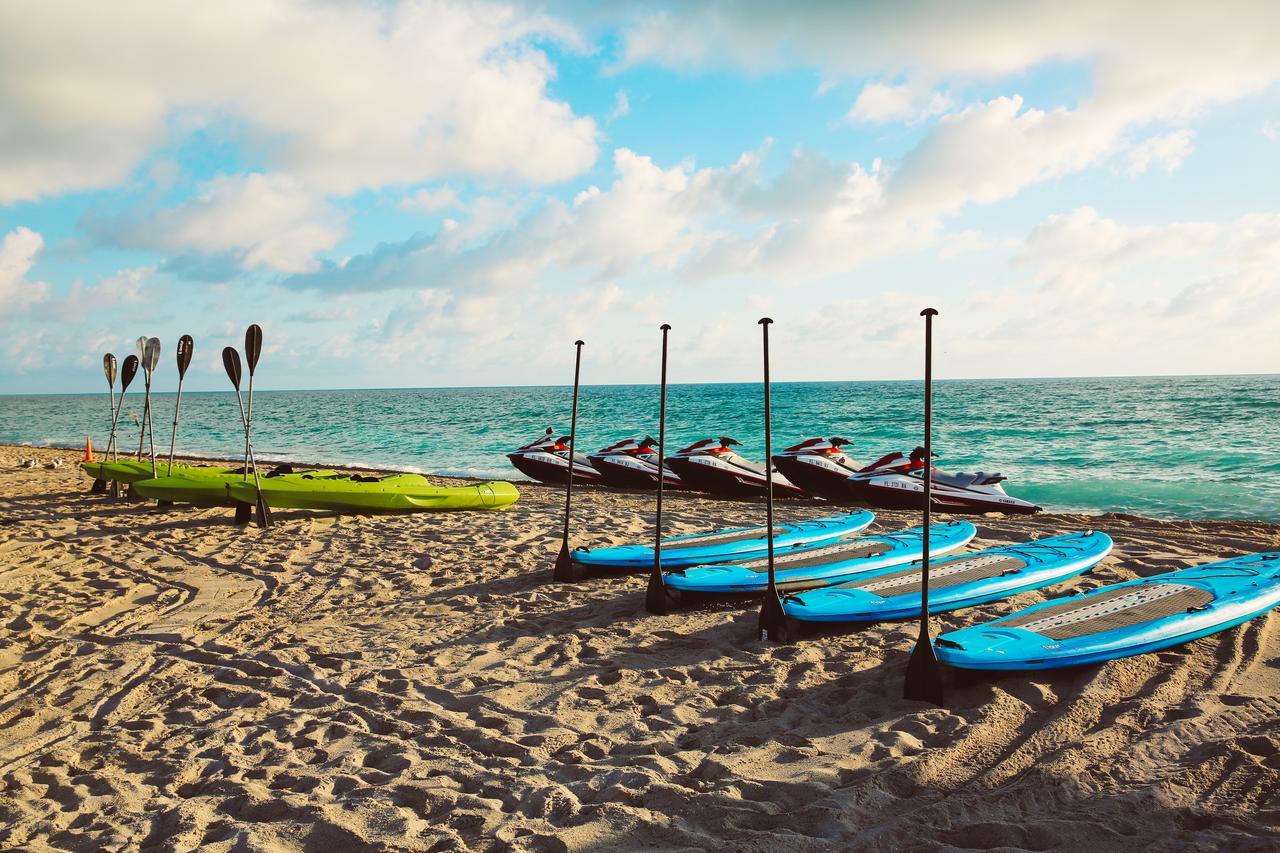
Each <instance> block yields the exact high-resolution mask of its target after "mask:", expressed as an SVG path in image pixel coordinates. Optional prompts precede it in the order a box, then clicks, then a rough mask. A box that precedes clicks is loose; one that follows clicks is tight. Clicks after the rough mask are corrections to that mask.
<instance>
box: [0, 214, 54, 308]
mask: <svg viewBox="0 0 1280 853" xmlns="http://www.w3.org/2000/svg"><path fill="white" fill-rule="evenodd" d="M43 248H44V238H43V237H41V236H40V235H39V234H37V233H36V232H35V231H32V230H31V229H30V228H26V227H23V226H19V227H17V228H15V229H14V230H12V231H10V232H9V233H8V234H6V235H5V236H4V239H3V240H0V304H3V305H4V306H5V314H6V315H8V316H6V317H5V318H4V319H10V318H11V317H13V316H14V315H17V314H18V313H19V312H22V311H25V310H27V309H28V308H30V307H31V306H32V305H34V304H36V303H38V302H42V301H44V300H45V299H48V298H49V285H48V284H46V283H45V282H41V281H31V280H29V279H28V278H27V273H29V272H31V268H32V267H33V266H35V262H36V258H37V257H38V256H39V255H40V251H41V250H42V249H43Z"/></svg>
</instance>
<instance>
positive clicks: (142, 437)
mask: <svg viewBox="0 0 1280 853" xmlns="http://www.w3.org/2000/svg"><path fill="white" fill-rule="evenodd" d="M136 351H137V354H138V367H139V368H140V369H141V370H142V373H143V376H144V377H145V376H146V372H147V336H146V335H142V336H141V337H139V338H138V340H137V346H136ZM150 419H151V395H150V394H148V395H147V397H146V402H144V403H143V405H142V432H141V433H139V434H138V459H139V461H140V460H141V459H142V445H143V444H145V443H146V440H147V421H149V420H150Z"/></svg>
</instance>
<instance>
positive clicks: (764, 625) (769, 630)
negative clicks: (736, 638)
mask: <svg viewBox="0 0 1280 853" xmlns="http://www.w3.org/2000/svg"><path fill="white" fill-rule="evenodd" d="M772 322H773V321H772V320H770V319H769V318H768V317H762V318H761V319H760V328H761V329H762V330H763V332H764V477H765V491H764V504H765V524H766V525H767V526H768V528H769V534H768V536H769V540H768V541H769V586H768V588H767V589H765V592H764V601H763V602H761V603H760V628H759V639H761V640H773V641H774V642H776V643H786V642H789V641H790V640H791V636H790V631H789V630H788V629H787V614H786V612H785V611H784V610H783V609H782V597H781V596H780V595H778V582H777V578H776V577H775V575H774V569H773V425H772V420H773V413H772V411H771V410H770V405H769V324H770V323H772Z"/></svg>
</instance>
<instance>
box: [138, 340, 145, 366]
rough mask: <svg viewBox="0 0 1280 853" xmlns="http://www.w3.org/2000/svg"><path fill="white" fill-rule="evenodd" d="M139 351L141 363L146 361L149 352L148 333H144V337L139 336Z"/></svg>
mask: <svg viewBox="0 0 1280 853" xmlns="http://www.w3.org/2000/svg"><path fill="white" fill-rule="evenodd" d="M137 353H138V361H139V363H141V362H144V361H146V358H145V356H146V354H147V336H146V335H143V336H142V337H140V338H138V341H137Z"/></svg>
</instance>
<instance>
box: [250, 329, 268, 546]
mask: <svg viewBox="0 0 1280 853" xmlns="http://www.w3.org/2000/svg"><path fill="white" fill-rule="evenodd" d="M261 355H262V327H261V326H259V325H258V324H257V323H253V324H251V325H250V326H249V328H247V329H245V331H244V358H245V361H246V362H248V364H249V402H248V403H247V404H246V406H245V416H244V448H245V455H246V456H247V457H249V458H250V459H252V455H253V445H251V444H250V443H249V431H250V430H251V429H253V372H254V371H255V370H257V368H258V358H259V357H260V356H261ZM253 482H254V485H255V486H257V492H258V526H259V527H270V526H271V510H269V509H267V501H266V498H264V497H263V496H262V483H261V481H259V479H258V463H257V462H256V461H254V462H253Z"/></svg>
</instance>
